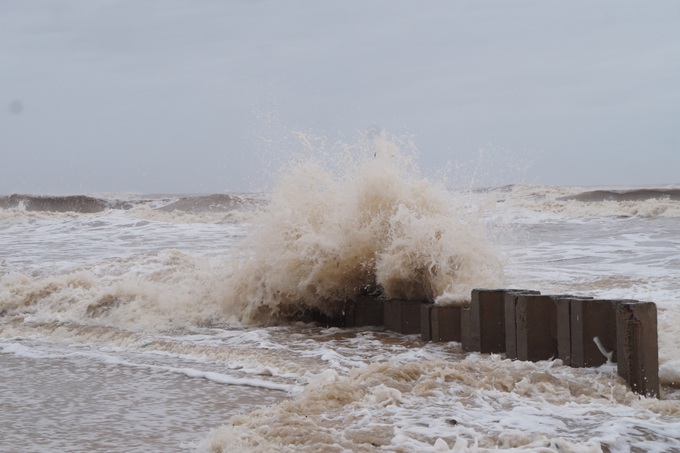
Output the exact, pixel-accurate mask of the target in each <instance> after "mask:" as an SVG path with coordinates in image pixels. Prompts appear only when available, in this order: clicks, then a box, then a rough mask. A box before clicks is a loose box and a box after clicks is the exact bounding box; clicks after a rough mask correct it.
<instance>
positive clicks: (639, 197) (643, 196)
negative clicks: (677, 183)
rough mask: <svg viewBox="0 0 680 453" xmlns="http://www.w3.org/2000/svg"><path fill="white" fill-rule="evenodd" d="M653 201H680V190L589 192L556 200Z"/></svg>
mask: <svg viewBox="0 0 680 453" xmlns="http://www.w3.org/2000/svg"><path fill="white" fill-rule="evenodd" d="M653 199H667V200H673V201H680V189H628V190H591V191H587V192H582V193H579V194H577V195H568V196H564V197H559V198H558V200H576V201H584V202H600V201H645V200H653Z"/></svg>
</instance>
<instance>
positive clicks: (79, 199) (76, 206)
mask: <svg viewBox="0 0 680 453" xmlns="http://www.w3.org/2000/svg"><path fill="white" fill-rule="evenodd" d="M123 198H125V197H123ZM261 203H262V197H258V196H257V195H233V194H209V195H191V196H181V195H179V196H178V195H174V196H169V195H151V196H144V197H135V198H129V199H107V198H101V197H93V196H89V195H65V196H55V195H25V194H13V195H9V196H0V208H1V209H11V208H23V209H25V210H26V211H42V212H76V213H81V214H90V213H98V212H102V211H105V210H107V209H126V210H127V209H132V208H134V207H138V206H144V205H150V206H152V207H153V209H158V210H160V211H166V212H173V211H180V212H188V213H215V212H229V211H235V210H239V209H242V208H248V207H255V206H257V205H259V204H261Z"/></svg>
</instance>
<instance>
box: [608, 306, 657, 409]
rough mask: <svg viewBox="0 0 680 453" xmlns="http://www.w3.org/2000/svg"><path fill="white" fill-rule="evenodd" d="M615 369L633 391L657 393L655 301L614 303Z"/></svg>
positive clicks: (653, 395)
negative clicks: (616, 355)
mask: <svg viewBox="0 0 680 453" xmlns="http://www.w3.org/2000/svg"><path fill="white" fill-rule="evenodd" d="M616 349H617V354H618V357H617V359H618V360H617V371H618V373H619V376H621V377H622V378H624V379H625V380H626V382H628V384H629V385H630V387H631V388H632V389H633V391H634V392H636V393H639V394H641V395H645V396H651V397H658V396H659V342H658V332H657V313H656V305H655V304H654V303H653V302H637V301H620V302H619V303H618V304H617V305H616Z"/></svg>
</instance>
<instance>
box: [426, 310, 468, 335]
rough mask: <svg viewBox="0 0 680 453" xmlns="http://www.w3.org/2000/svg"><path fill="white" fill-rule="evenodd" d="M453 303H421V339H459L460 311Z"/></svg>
mask: <svg viewBox="0 0 680 453" xmlns="http://www.w3.org/2000/svg"><path fill="white" fill-rule="evenodd" d="M462 310H463V307H461V306H454V305H446V306H443V305H435V304H422V305H421V306H420V338H421V339H422V340H423V341H461V311H462Z"/></svg>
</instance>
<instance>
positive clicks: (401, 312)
mask: <svg viewBox="0 0 680 453" xmlns="http://www.w3.org/2000/svg"><path fill="white" fill-rule="evenodd" d="M423 303H427V302H422V301H417V300H401V299H390V300H386V301H385V302H384V304H385V305H384V306H385V308H384V310H385V312H384V323H385V324H384V325H385V329H387V330H392V331H394V332H399V333H403V334H404V335H414V334H421V331H420V306H421V305H422V304H423Z"/></svg>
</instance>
